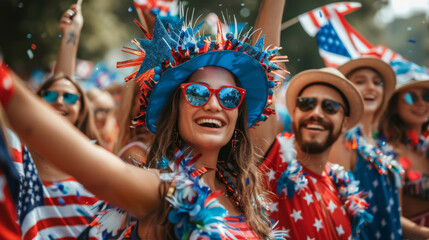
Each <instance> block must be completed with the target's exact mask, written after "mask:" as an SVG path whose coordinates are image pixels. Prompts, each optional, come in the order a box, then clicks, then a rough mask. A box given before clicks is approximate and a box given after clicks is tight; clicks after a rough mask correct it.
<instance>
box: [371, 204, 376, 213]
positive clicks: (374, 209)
mask: <svg viewBox="0 0 429 240" xmlns="http://www.w3.org/2000/svg"><path fill="white" fill-rule="evenodd" d="M371 210H372V212H373V213H376V212H377V211H378V208H377V206H376V205H374V207H372V209H371Z"/></svg>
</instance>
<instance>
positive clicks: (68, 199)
mask: <svg viewBox="0 0 429 240" xmlns="http://www.w3.org/2000/svg"><path fill="white" fill-rule="evenodd" d="M60 199H61V200H60ZM97 201H98V198H96V197H84V196H80V197H79V198H78V197H77V196H76V195H72V196H62V197H52V198H49V197H46V198H45V206H63V205H69V204H81V205H93V204H94V203H96V202H97Z"/></svg>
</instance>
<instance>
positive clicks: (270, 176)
mask: <svg viewBox="0 0 429 240" xmlns="http://www.w3.org/2000/svg"><path fill="white" fill-rule="evenodd" d="M275 174H276V172H275V171H274V170H273V169H270V171H269V172H267V176H268V181H271V180H274V179H276V177H275V176H274V175H275Z"/></svg>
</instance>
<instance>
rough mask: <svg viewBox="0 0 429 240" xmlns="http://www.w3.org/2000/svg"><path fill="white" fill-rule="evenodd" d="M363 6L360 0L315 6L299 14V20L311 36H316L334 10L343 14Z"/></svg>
mask: <svg viewBox="0 0 429 240" xmlns="http://www.w3.org/2000/svg"><path fill="white" fill-rule="evenodd" d="M361 6H362V4H361V3H358V2H337V3H331V4H327V5H325V6H322V7H319V8H315V9H313V10H311V11H308V12H306V13H303V14H301V15H299V16H298V20H299V22H300V23H301V25H302V27H303V28H304V30H305V32H307V34H308V35H310V36H311V37H314V36H316V34H317V32H318V31H319V29H320V28H321V27H323V26H325V25H326V24H327V23H328V21H329V18H330V16H331V13H330V12H332V11H337V12H338V13H340V14H341V15H346V14H349V13H351V12H353V11H355V10H357V9H359V8H360V7H361Z"/></svg>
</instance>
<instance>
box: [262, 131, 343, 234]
mask: <svg viewBox="0 0 429 240" xmlns="http://www.w3.org/2000/svg"><path fill="white" fill-rule="evenodd" d="M281 155H282V147H281V143H280V142H279V140H278V139H276V140H275V142H274V144H273V145H272V146H271V148H270V150H269V152H268V153H267V155H266V158H265V161H264V163H263V165H262V166H261V168H260V169H262V170H263V171H264V172H265V176H266V180H267V183H268V184H269V186H268V187H269V190H270V191H271V192H273V193H275V196H274V197H272V199H271V200H272V204H271V207H270V208H271V211H272V213H271V214H270V216H269V217H270V219H271V220H273V221H274V222H277V221H278V225H277V228H278V229H282V230H286V231H287V232H288V236H287V239H304V240H310V239H313V240H316V239H351V223H350V219H349V216H348V215H347V213H346V211H345V209H344V208H343V206H342V202H341V201H340V199H339V194H338V192H337V189H336V188H335V185H334V184H333V182H332V181H331V179H330V178H329V176H328V175H327V173H326V170H325V171H324V172H323V174H322V175H319V174H316V173H313V172H311V171H310V170H308V169H306V168H304V169H303V170H304V173H305V174H306V175H305V177H306V179H307V184H304V185H301V186H298V189H297V190H296V191H295V193H294V196H293V198H289V197H288V196H287V193H286V192H285V191H283V192H282V193H281V194H277V180H278V179H279V178H280V176H281V174H282V173H283V172H284V171H285V170H286V167H287V163H286V162H284V161H283V159H282V157H281ZM327 167H329V165H327Z"/></svg>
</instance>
